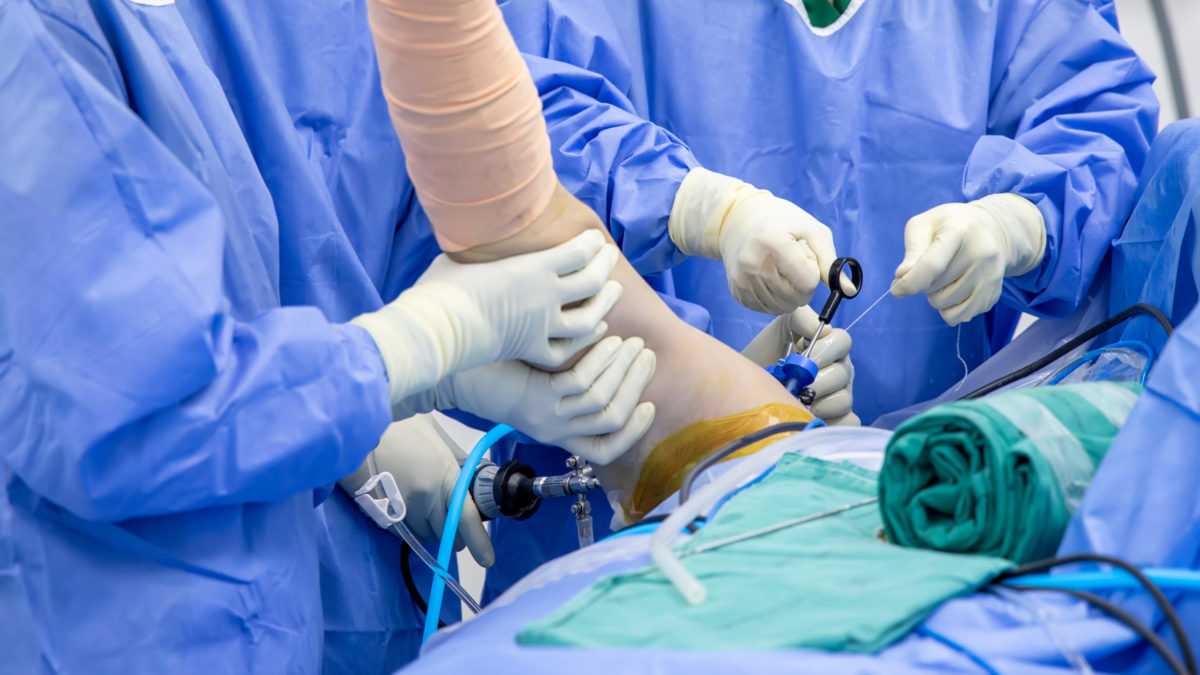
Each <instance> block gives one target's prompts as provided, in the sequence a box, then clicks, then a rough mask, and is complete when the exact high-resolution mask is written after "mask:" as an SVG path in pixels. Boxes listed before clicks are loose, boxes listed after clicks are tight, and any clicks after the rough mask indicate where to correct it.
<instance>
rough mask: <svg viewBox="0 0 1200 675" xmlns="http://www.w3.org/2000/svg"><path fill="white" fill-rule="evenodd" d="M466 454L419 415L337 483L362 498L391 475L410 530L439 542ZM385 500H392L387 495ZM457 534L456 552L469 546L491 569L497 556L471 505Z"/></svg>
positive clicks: (387, 434)
mask: <svg viewBox="0 0 1200 675" xmlns="http://www.w3.org/2000/svg"><path fill="white" fill-rule="evenodd" d="M462 455H463V453H462V452H461V451H460V450H459V449H458V445H457V444H456V443H454V441H453V440H452V439H451V438H449V436H447V435H446V434H445V432H444V431H442V429H441V427H440V426H438V424H437V422H436V421H435V420H434V419H433V418H432V417H431V416H429V415H417V416H415V417H410V418H408V419H406V420H401V421H399V422H394V423H392V424H391V425H390V426H388V428H387V429H386V430H385V431H384V433H383V437H382V438H380V439H379V445H378V446H376V448H375V449H374V450H373V451H372V452H371V454H369V455H367V459H366V461H364V462H363V464H362V466H361V467H359V469H358V471H356V472H354V473H353V474H351V475H350V476H347V477H346V478H343V479H342V480H340V481H338V483H339V484H340V485H341V486H342V488H343V489H344V490H346V491H347V492H349V493H350V494H352V495H358V496H361V495H359V494H358V493H360V492H361V490H362V488H364V487H366V486H367V485H371V487H372V488H375V487H376V483H372V481H373V480H374V479H375V478H376V477H378V476H379V475H381V474H383V473H388V474H390V475H391V479H390V482H392V483H394V484H395V486H396V491H397V493H398V494H400V495H401V496H402V497H403V501H404V504H405V506H406V508H405V511H406V513H405V515H404V516H403V520H404V522H405V524H406V525H407V527H408V529H410V530H411V531H412V533H413V534H415V535H416V536H417V537H418V538H420V539H422V540H425V541H436V540H437V538H438V536H439V535H440V533H441V531H442V526H443V524H444V523H445V522H446V513H447V511H448V510H449V507H450V497H451V493H452V491H453V489H454V483H455V480H456V479H457V478H458V474H459V464H460V461H461V456H462ZM379 487H380V488H385V487H387V486H386V484H384V485H381V486H379ZM368 492H370V491H368ZM364 494H365V493H364ZM384 496H385V497H386V496H387V494H386V492H385V494H384ZM356 501H357V500H356ZM358 503H359V506H360V507H364V510H366V511H367V515H369V516H371V517H372V519H374V520H376V522H379V519H378V518H377V517H376V516H375V515H374V514H373V512H372V511H370V510H367V507H366V506H364V504H365V502H363V501H359V502H358ZM393 510H394V509H393ZM456 532H457V537H456V539H457V541H456V542H455V543H457V546H456V547H455V548H462V546H463V544H464V543H465V545H466V546H467V548H468V549H469V550H470V551H471V556H472V557H473V558H475V560H476V562H478V563H479V564H480V565H482V566H484V567H489V566H491V564H492V563H493V561H494V560H495V555H496V554H495V552H494V551H493V550H492V542H491V539H490V538H489V537H488V533H487V530H486V529H484V527H483V519H482V517H481V516H480V515H479V511H478V509H476V508H475V504H474V503H473V502H471V501H470V500H467V502H466V503H465V504H464V505H463V509H462V515H461V519H460V520H459V523H458V527H457V528H456ZM442 567H443V568H444V567H446V565H442ZM435 571H436V568H435Z"/></svg>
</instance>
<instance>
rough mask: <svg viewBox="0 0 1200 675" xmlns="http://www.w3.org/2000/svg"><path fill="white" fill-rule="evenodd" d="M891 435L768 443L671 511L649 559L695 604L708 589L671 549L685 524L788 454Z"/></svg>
mask: <svg viewBox="0 0 1200 675" xmlns="http://www.w3.org/2000/svg"><path fill="white" fill-rule="evenodd" d="M879 435H882V436H891V435H892V432H891V431H886V430H883V429H871V428H869V427H822V428H820V429H813V430H812V431H805V432H802V433H799V434H796V435H794V436H789V437H787V438H784V439H782V440H780V441H778V442H776V443H772V444H771V445H768V446H767V447H765V448H763V449H762V450H759V451H758V452H756V453H754V454H753V455H750V456H749V457H746V458H745V459H743V460H742V462H741V464H739V465H738V466H737V467H735V468H733V469H730V470H729V471H727V472H725V473H724V474H722V475H721V476H720V477H718V478H717V479H716V480H714V481H713V482H711V483H709V484H708V485H705V486H704V487H702V488H700V489H699V490H697V491H696V492H695V493H694V494H693V495H692V496H691V498H690V499H688V500H687V501H686V502H684V503H683V504H681V505H680V506H679V507H678V508H676V509H675V510H674V511H672V512H671V515H670V516H668V517H667V519H666V520H665V521H663V523H662V525H661V526H659V528H658V530H656V531H655V532H654V536H653V537H652V538H651V539H650V557H651V558H652V559H653V560H654V564H655V565H658V568H659V569H660V570H662V572H663V574H664V575H666V577H667V579H668V580H669V581H670V582H671V585H673V586H674V587H675V588H676V590H678V591H679V593H680V594H681V595H682V596H683V597H684V599H685V600H687V601H688V603H690V604H692V605H699V604H701V603H703V602H704V600H705V599H706V598H707V597H708V590H707V589H706V588H705V587H704V584H702V583H700V580H699V579H697V578H696V577H695V575H693V574H692V573H691V572H689V571H688V569H687V568H686V567H684V566H683V563H682V562H680V560H679V557H678V556H677V555H675V551H674V550H673V546H674V544H675V541H676V538H677V537H679V536H680V535H679V533H680V531H681V530H683V528H684V527H685V526H687V524H688V523H690V522H692V521H693V520H695V518H696V517H697V516H699V515H701V514H703V513H707V512H708V510H709V509H710V508H712V506H713V505H714V504H716V503H717V502H718V501H720V500H721V498H722V497H724V496H725V495H726V494H727V493H729V492H730V491H731V490H735V489H737V488H738V487H740V486H741V485H743V484H745V483H747V482H749V481H751V480H753V479H754V478H756V477H757V476H759V475H760V474H761V473H762V472H764V471H766V470H767V469H769V468H771V467H772V466H774V465H775V464H776V463H778V462H779V458H780V457H783V455H784V454H786V453H788V452H798V453H800V454H804V451H805V450H809V449H812V448H817V447H819V446H820V445H822V444H824V443H832V442H839V441H843V442H844V441H851V440H854V439H856V438H868V437H870V436H879Z"/></svg>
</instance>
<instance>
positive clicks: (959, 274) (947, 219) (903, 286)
mask: <svg viewBox="0 0 1200 675" xmlns="http://www.w3.org/2000/svg"><path fill="white" fill-rule="evenodd" d="M1045 252H1046V223H1045V220H1044V219H1043V218H1042V212H1041V211H1040V210H1038V208H1037V207H1036V206H1034V204H1033V202H1030V201H1029V200H1028V199H1025V198H1024V197H1022V196H1020V195H1015V194H999V195H989V196H987V197H984V198H982V199H977V200H975V201H973V202H968V203H966V204H943V205H941V206H938V207H935V208H932V209H930V210H928V211H926V212H925V213H922V214H920V215H919V216H915V217H914V218H912V219H911V220H909V221H908V224H907V225H906V226H905V227H904V260H903V261H902V262H901V263H900V266H899V267H897V268H896V279H897V280H898V281H897V282H895V283H894V285H893V286H892V295H895V296H896V297H897V298H903V297H905V296H909V295H913V294H916V293H927V294H928V295H929V304H930V305H932V306H933V308H934V309H936V310H938V311H939V312H941V314H942V319H943V320H945V322H946V323H947V324H949V325H951V326H954V325H956V324H959V323H962V322H963V321H969V320H971V319H973V318H975V317H976V316H977V315H979V314H982V313H984V312H986V311H988V310H989V309H991V308H992V306H993V305H995V304H996V301H998V300H999V299H1000V292H1001V290H1002V289H1003V287H1004V278H1005V277H1011V276H1018V275H1021V274H1025V273H1026V272H1028V271H1030V270H1032V269H1034V268H1035V267H1037V266H1038V264H1040V263H1041V262H1042V256H1043V255H1045Z"/></svg>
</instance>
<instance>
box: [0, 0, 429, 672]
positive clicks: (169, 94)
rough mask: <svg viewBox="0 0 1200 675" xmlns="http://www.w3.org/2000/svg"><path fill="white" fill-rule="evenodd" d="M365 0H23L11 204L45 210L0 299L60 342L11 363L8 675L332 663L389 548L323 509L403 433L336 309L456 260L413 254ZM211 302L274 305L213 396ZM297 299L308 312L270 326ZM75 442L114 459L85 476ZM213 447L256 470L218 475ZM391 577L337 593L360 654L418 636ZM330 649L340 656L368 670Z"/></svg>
mask: <svg viewBox="0 0 1200 675" xmlns="http://www.w3.org/2000/svg"><path fill="white" fill-rule="evenodd" d="M155 4H158V5H162V6H155ZM345 9H346V8H344V7H337V6H332V5H331V6H328V7H320V6H314V7H310V8H308V9H306V10H305V11H304V12H300V11H296V9H295V8H291V9H289V10H288V11H279V10H280V8H278V7H273V6H272V5H271V3H246V4H245V5H244V6H243V3H225V2H196V3H191V2H188V3H178V4H165V5H163V4H162V3H153V4H152V3H147V4H139V3H133V2H124V1H122V0H114V1H112V2H104V1H101V2H97V3H92V4H91V5H88V4H83V5H80V4H79V3H74V2H66V1H60V0H41V1H38V2H26V1H24V0H19V1H5V2H0V44H3V45H4V47H3V49H0V118H2V120H3V127H4V129H5V136H6V140H5V141H4V142H3V143H0V147H4V148H5V152H4V162H3V167H2V168H0V172H3V173H4V177H3V179H2V180H0V186H2V187H0V203H8V204H13V203H16V204H23V205H26V206H25V208H29V209H32V208H33V206H32V205H37V207H38V208H39V209H41V210H40V211H39V212H36V213H35V212H34V211H32V210H30V211H24V212H21V213H22V215H24V216H30V217H36V218H37V221H31V220H27V219H25V218H22V219H20V221H21V222H20V224H19V225H18V222H17V221H16V220H8V221H7V222H6V225H5V228H6V229H9V231H8V233H7V234H4V235H3V241H4V242H6V243H0V250H3V251H4V253H3V254H2V257H3V260H4V266H5V271H4V273H3V278H4V281H3V290H4V292H3V297H4V304H5V305H7V309H6V311H4V312H2V313H0V315H2V316H4V317H5V320H6V321H8V322H13V321H16V320H17V319H18V318H19V319H20V320H21V321H22V322H23V323H22V324H21V325H14V324H13V323H8V324H7V325H5V326H4V328H3V332H4V333H6V334H8V335H9V336H12V338H13V339H15V340H16V343H17V344H20V345H30V344H39V343H40V344H41V345H42V346H41V348H39V349H38V350H37V351H35V352H31V351H29V350H27V349H18V350H17V351H16V352H12V351H9V352H7V353H6V354H4V355H3V356H0V374H2V375H3V377H2V378H0V380H2V382H3V386H2V387H0V401H3V402H2V403H0V420H2V421H0V443H2V444H3V445H4V446H6V447H5V450H4V454H5V456H6V461H5V468H4V469H3V472H4V481H3V487H0V489H2V490H4V493H5V498H3V499H0V625H5V626H7V627H8V628H6V629H4V630H5V631H17V632H19V633H20V632H23V633H25V634H24V635H16V636H12V637H14V639H13V640H4V644H5V647H4V649H3V650H2V651H3V652H4V658H3V661H4V665H3V667H0V670H4V671H5V672H23V673H25V672H81V673H82V672H88V673H103V672H124V673H129V672H316V671H317V670H319V668H320V666H319V664H320V663H321V658H322V653H323V650H322V642H323V639H322V638H323V629H324V628H325V627H326V622H323V621H322V620H321V617H322V613H323V607H322V594H321V582H322V581H323V579H322V577H325V578H326V579H327V580H329V581H332V580H336V579H340V578H347V577H348V578H353V579H357V580H359V581H360V582H362V583H372V582H373V581H374V580H375V579H376V578H378V577H379V576H380V573H379V571H378V570H379V568H377V565H391V564H394V563H395V560H396V559H397V553H396V552H397V549H398V546H397V545H396V544H395V543H394V542H393V540H392V537H390V535H386V534H384V533H383V532H382V531H380V530H378V529H377V528H376V527H375V526H374V525H373V524H372V523H370V522H369V521H367V520H365V519H364V518H362V517H361V516H360V515H359V514H358V513H357V509H356V508H355V507H354V506H353V504H352V503H351V502H349V501H348V500H347V499H345V497H342V496H339V497H336V498H334V499H332V500H327V501H324V503H323V505H322V506H321V510H320V512H314V509H313V506H314V502H315V501H320V500H321V499H323V498H324V497H325V496H326V495H327V494H328V491H327V490H318V491H317V493H314V491H313V489H312V488H313V487H315V486H318V485H321V484H331V483H332V482H333V481H334V480H336V479H337V478H338V477H340V475H342V474H344V473H348V472H349V471H352V470H353V469H355V468H356V467H357V463H358V462H359V461H361V459H362V456H363V455H365V453H366V451H367V450H369V449H370V448H371V447H372V445H373V443H374V441H375V440H376V439H378V437H379V434H380V433H381V431H382V429H383V428H384V427H385V426H386V425H387V424H388V422H389V421H390V420H391V412H390V410H388V405H387V396H386V394H385V393H384V392H385V390H386V381H385V380H383V379H382V378H380V377H379V374H380V373H379V365H378V356H376V357H375V360H376V363H375V364H370V361H368V360H364V359H363V358H362V357H361V356H359V354H362V353H365V350H369V349H373V347H372V345H370V341H369V339H368V338H367V337H366V335H365V333H362V332H361V331H356V330H347V329H337V328H336V327H334V326H335V324H332V323H331V322H338V321H346V320H348V319H350V318H351V317H353V316H355V315H357V314H360V313H362V312H364V311H368V310H372V309H376V308H378V307H379V306H380V304H381V302H382V300H381V298H382V297H384V296H383V294H385V293H390V294H391V295H390V296H389V297H394V296H395V294H397V293H398V292H399V290H401V289H403V288H405V287H406V286H408V285H410V284H411V283H412V281H413V280H414V279H415V278H416V276H417V275H419V274H420V272H421V269H422V268H423V267H424V266H425V263H426V262H427V261H428V259H431V258H432V257H433V256H434V255H435V254H436V253H437V248H436V244H435V243H433V241H432V239H431V238H423V239H421V240H420V242H419V244H417V245H410V246H408V247H407V248H404V255H405V256H406V257H407V256H412V260H411V261H409V260H407V259H406V260H405V261H403V262H410V264H395V263H396V262H397V261H393V260H392V257H393V256H394V255H396V254H397V252H398V251H400V250H401V247H400V246H398V244H399V242H400V240H403V239H405V238H406V237H411V236H412V235H410V234H409V233H408V229H410V228H408V227H401V226H400V224H401V223H404V222H405V220H406V219H408V218H409V217H410V216H411V214H412V212H413V210H414V208H415V198H414V197H413V193H412V189H411V186H410V184H409V183H408V182H407V180H406V177H405V173H404V161H403V156H402V155H401V153H400V148H399V143H398V141H397V140H396V138H395V135H394V133H393V131H392V128H391V123H390V121H389V119H388V115H387V109H386V106H385V104H384V102H383V100H382V96H381V95H380V93H379V87H378V76H377V74H376V73H375V70H374V68H375V66H374V61H373V49H372V44H371V39H370V35H369V33H368V32H367V29H366V23H365V20H364V18H363V15H362V11H363V8H362V6H361V5H360V6H358V7H357V9H358V12H359V13H358V14H357V15H356V14H355V13H354V12H348V11H345ZM252 29H253V30H252ZM334 38H336V39H334ZM318 42H324V43H325V47H324V48H322V49H319V50H318V49H313V45H314V44H316V43H318ZM48 178H53V182H49V181H48V180H47V179H48ZM13 215H14V214H13V213H12V212H11V211H10V212H9V216H13ZM206 222H207V223H209V224H211V225H216V223H218V222H223V223H224V225H221V226H213V227H204V225H205V223H206ZM18 227H20V228H21V231H20V232H18V231H17V228H18ZM122 230H123V231H125V232H127V233H128V236H124V237H122V238H119V239H113V238H112V236H111V233H112V232H115V231H122ZM425 232H426V233H427V232H428V228H427V225H426V226H425ZM38 233H40V235H39V234H38ZM422 258H424V260H422ZM213 260H217V261H221V260H223V261H224V263H223V264H221V263H220V262H218V263H217V269H216V270H213V271H207V270H204V269H201V267H202V266H205V265H211V264H212V263H211V261H213ZM168 261H169V262H168ZM164 263H166V264H164ZM192 265H194V266H196V267H195V268H193V269H188V267H189V266H192ZM143 275H147V276H148V277H149V278H145V277H143ZM195 279H202V280H204V282H203V283H204V284H205V286H204V287H198V288H195V289H193V290H192V291H188V285H189V284H190V283H195V282H194V281H190V280H195ZM155 288H157V289H159V290H160V291H162V293H153V292H152V289H155ZM214 291H216V292H217V293H219V294H222V295H223V296H224V297H225V298H226V302H228V303H229V304H228V307H227V309H226V310H225V312H226V314H224V315H225V316H229V317H254V316H260V317H261V318H260V319H258V320H255V321H250V322H248V323H246V324H242V326H241V327H238V328H236V329H235V328H234V326H233V325H232V324H228V325H226V326H215V327H214V330H213V331H212V334H213V335H214V336H216V337H217V338H218V339H219V340H221V342H219V343H218V344H221V345H222V346H221V347H220V349H221V350H222V351H220V352H218V353H217V354H216V355H215V357H216V358H217V359H219V360H220V361H222V362H225V363H228V364H230V365H231V368H230V370H229V375H228V376H227V377H225V378H223V379H222V381H221V382H220V383H219V384H217V385H215V386H209V387H208V388H204V389H202V388H203V387H205V385H206V382H207V380H208V379H209V378H211V377H212V375H211V373H209V372H207V367H206V365H205V358H206V357H209V354H210V352H209V350H210V349H213V348H214V346H213V345H211V344H206V343H205V342H204V336H205V331H202V330H195V331H191V330H190V329H191V328H193V327H195V326H196V325H197V324H196V322H197V321H199V320H201V319H202V318H203V316H204V314H203V311H204V310H203V307H204V306H206V305H207V303H210V302H212V300H211V298H212V297H213V292H214ZM172 297H173V298H176V299H177V300H176V301H175V303H174V304H170V305H165V304H163V298H172ZM189 297H190V298H192V300H190V301H189V300H188V298H189ZM281 304H282V305H307V306H309V307H308V308H301V307H296V308H294V309H289V310H285V311H275V312H268V313H265V314H264V313H263V312H264V310H267V309H270V308H275V307H279V306H280V305H281ZM189 305H193V306H189ZM317 308H319V309H317ZM139 315H141V316H146V317H155V320H154V321H145V320H143V319H141V318H139ZM218 316H221V314H218ZM50 326H56V328H54V329H53V330H50V329H49V327H50ZM229 330H236V331H237V332H236V333H235V334H234V335H233V337H232V339H231V340H227V339H226V337H225V336H226V331H229ZM39 335H40V337H39ZM0 344H8V345H12V344H13V343H12V342H9V340H8V339H5V340H0ZM14 353H16V354H17V355H18V358H20V357H21V356H22V355H27V354H30V353H36V354H38V355H39V356H38V358H42V359H45V360H46V361H45V362H44V363H43V364H41V366H38V365H37V364H29V363H26V364H18V363H13V362H12V361H11V360H10V359H11V358H12V355H13V354H14ZM131 353H132V354H137V358H136V359H133V360H131V359H129V358H128V356H129V355H130V354H131ZM26 358H27V356H26ZM210 358H211V357H210ZM360 364H361V365H360ZM29 368H36V369H37V372H38V373H39V376H40V377H41V378H43V379H42V380H41V381H38V380H37V379H35V378H29V377H27V376H26V375H24V374H23V373H26V372H29V371H28V369H29ZM285 377H286V379H284V378H285ZM52 382H53V383H57V384H56V385H52V386H53V388H51V385H49V383H52ZM118 383H119V386H116V385H117V384H118ZM38 390H41V391H42V392H43V393H40V394H39V391H38ZM188 392H195V394H194V395H191V396H189V395H188ZM33 402H36V403H33ZM30 405H36V408H33V409H30V408H28V407H27V406H30ZM287 410H292V411H300V410H305V411H308V414H287V415H286V422H283V420H282V419H281V418H279V415H280V414H282V413H284V412H285V411H287ZM311 413H319V414H316V415H314V414H311ZM28 416H32V418H30V417H28ZM33 428H37V429H41V431H39V432H38V434H39V435H40V438H39V439H34V438H31V437H29V436H28V435H27V434H28V431H27V430H28V429H33ZM281 433H282V434H283V435H284V437H282V438H281V437H280V434H281ZM213 437H215V438H217V439H220V440H218V441H217V442H205V439H206V438H213ZM135 438H140V439H141V440H140V442H137V443H135ZM56 446H57V447H64V448H72V447H74V448H82V447H92V448H94V449H97V451H96V452H94V453H92V454H89V455H87V456H86V457H85V459H84V462H85V463H84V464H82V465H79V466H72V465H71V464H70V463H69V462H70V460H69V455H67V454H65V453H64V454H62V455H59V453H55V452H51V451H50V450H49V448H53V447H56ZM216 447H226V448H229V449H231V450H232V449H235V448H240V450H239V451H238V454H237V455H227V456H239V457H241V459H240V460H239V461H241V462H245V465H243V466H224V467H217V466H214V465H213V462H214V461H219V457H220V456H221V455H219V454H216V455H212V456H210V455H208V454H206V453H208V452H210V451H212V449H213V448H216ZM135 448H141V450H140V451H138V454H133V455H131V454H130V452H131V450H133V449H135ZM166 449H170V452H169V453H166V452H164V450H166ZM356 449H357V450H356ZM296 451H302V452H304V453H306V454H307V455H308V456H309V460H308V461H306V462H304V463H303V464H301V465H296V464H295V463H294V462H291V463H289V462H287V461H286V455H287V454H288V453H289V452H296ZM8 467H19V468H17V469H10V468H8ZM214 469H216V470H215V471H214ZM212 475H217V476H223V477H224V478H223V481H224V482H223V484H219V485H211V484H207V481H208V480H209V479H208V477H209V476H212ZM27 481H33V482H34V483H36V484H37V485H38V488H34V487H32V485H31V484H30V483H29V482H27ZM87 495H101V496H102V498H98V499H88V498H86V497H85V496H87ZM160 514H173V515H160ZM85 518H86V519H85ZM117 521H120V522H117ZM350 546H353V547H355V548H354V549H353V550H351V549H350V548H349V547H350ZM318 550H320V551H321V552H322V559H321V561H320V563H318ZM369 554H374V555H373V557H369ZM378 586H379V584H376V587H377V588H378ZM394 586H395V584H394V581H392V582H388V583H385V584H383V587H382V589H378V590H380V593H381V595H380V597H379V598H378V599H377V600H376V602H375V604H362V603H359V604H357V605H356V606H355V605H349V606H339V603H343V602H345V603H350V602H352V601H355V600H361V598H360V597H344V596H342V595H338V594H334V593H329V594H327V596H328V600H329V602H330V605H331V606H329V607H327V608H325V609H324V611H325V612H326V613H328V614H329V615H330V617H331V621H330V622H328V623H329V626H328V628H329V629H330V630H331V632H333V633H334V634H335V635H334V636H333V637H334V641H335V642H339V641H340V642H341V643H351V642H353V644H351V645H349V646H355V647H359V648H360V649H359V650H358V651H357V654H358V656H359V658H362V659H365V662H364V668H363V669H364V670H375V671H379V670H384V669H386V668H394V667H395V666H396V665H398V664H399V663H403V661H404V660H405V659H406V658H409V657H411V655H412V653H413V651H414V649H413V641H414V639H415V638H414V637H413V636H411V635H409V634H408V632H407V631H415V632H419V630H420V622H419V617H417V616H415V614H414V610H413V609H412V606H411V603H410V602H409V601H408V598H407V597H399V596H398V595H397V593H396V592H395V588H394ZM364 595H365V594H364ZM352 629H353V630H352ZM368 633H369V634H368ZM336 647H337V645H336V644H335V649H333V650H332V653H326V654H325V658H326V661H327V662H332V663H337V662H339V661H342V660H345V661H346V662H349V659H350V658H352V656H353V655H351V654H339V653H338V652H337V649H336ZM363 647H373V648H377V650H376V652H369V651H367V650H365V649H361V648H363ZM379 650H382V653H381V654H380V652H379ZM373 654H379V655H373ZM370 666H374V667H370Z"/></svg>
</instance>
